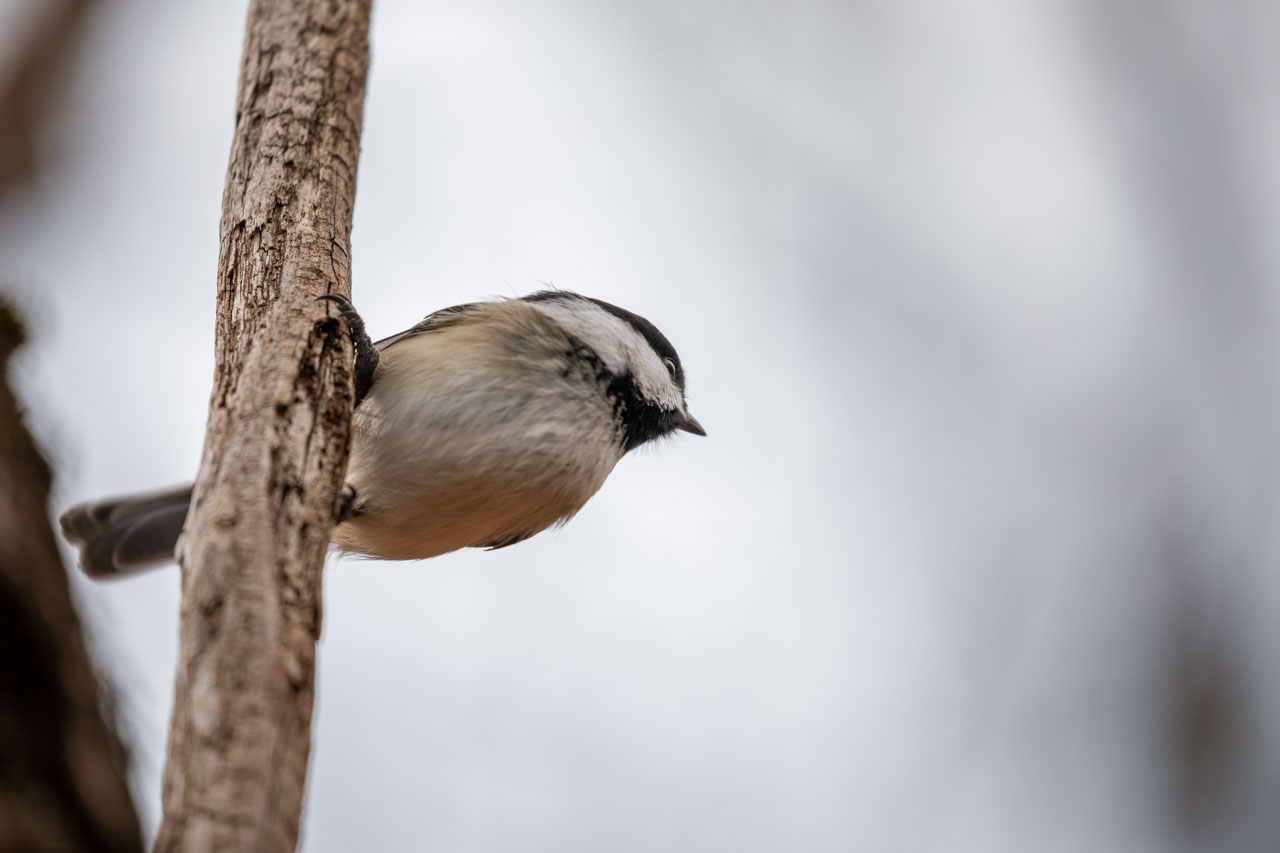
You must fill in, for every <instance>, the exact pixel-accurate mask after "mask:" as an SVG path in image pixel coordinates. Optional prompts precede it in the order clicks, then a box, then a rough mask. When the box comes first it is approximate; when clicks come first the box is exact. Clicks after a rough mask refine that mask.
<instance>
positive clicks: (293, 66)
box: [156, 0, 370, 851]
mask: <svg viewBox="0 0 1280 853" xmlns="http://www.w3.org/2000/svg"><path fill="white" fill-rule="evenodd" d="M369 6H370V0H254V2H253V3H252V4H251V6H250V9H249V17H248V25H247V31H246V36H245V45H244V55H243V59H242V62H241V69H240V84H239V95H238V99H237V106H236V129H235V139H234V141H233V144H232V149H231V159H230V163H229V165H228V170H227V183H226V189H225V191H224V194H223V203H222V226H221V243H220V253H219V259H218V304H217V340H216V345H215V355H216V362H217V367H216V370H215V376H214V386H213V394H212V399H211V401H210V411H209V425H208V432H207V435H206V439H205V447H204V455H203V459H202V462H201V466H200V473H199V475H198V477H197V480H196V485H195V493H194V497H193V501H192V510H191V512H190V515H189V516H188V519H187V526H186V528H185V530H184V533H183V539H182V541H181V542H180V543H179V548H178V556H179V562H180V564H181V565H182V566H183V590H182V626H181V652H180V660H179V670H178V679H177V687H176V700H175V707H174V712H173V720H172V723H171V726H170V736H169V757H168V763H167V765H166V768H165V780H164V822H163V825H162V827H161V831H160V836H159V838H158V840H157V842H156V849H157V850H159V851H171V850H202V851H203V850H257V851H266V850H270V851H277V850H279V851H285V850H293V849H294V848H295V847H296V846H297V839H298V825H299V819H300V813H301V806H302V797H303V791H304V786H305V781H306V769H307V759H308V754H309V751H310V726H311V713H312V703H313V699H314V690H315V643H316V640H317V639H318V637H319V633H320V610H321V598H320V588H321V570H322V568H323V564H324V557H325V553H326V550H327V548H328V543H329V535H330V532H331V530H332V527H333V524H334V520H335V510H336V506H337V497H338V493H339V490H340V488H341V486H342V482H343V477H344V474H345V469H346V457H347V447H348V443H349V427H350V417H351V408H352V376H351V364H352V350H351V345H350V342H349V341H348V340H347V339H346V338H345V336H344V335H343V333H342V327H341V325H340V324H339V322H338V321H337V320H336V319H332V318H329V317H328V309H327V308H326V307H325V303H321V302H317V301H316V300H315V297H316V296H318V295H319V294H322V293H326V292H336V293H343V294H349V293H350V251H349V246H350V243H349V238H350V232H351V210H352V204H353V202H354V198H355V168H356V163H357V160H358V157H359V139H360V125H361V115H362V110H363V101H364V87H365V76H366V73H367V69H368V29H369Z"/></svg>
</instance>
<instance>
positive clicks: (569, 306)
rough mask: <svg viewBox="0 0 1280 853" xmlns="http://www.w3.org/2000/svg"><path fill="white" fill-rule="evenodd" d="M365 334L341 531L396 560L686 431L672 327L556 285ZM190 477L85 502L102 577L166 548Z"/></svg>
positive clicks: (506, 528)
mask: <svg viewBox="0 0 1280 853" xmlns="http://www.w3.org/2000/svg"><path fill="white" fill-rule="evenodd" d="M321 298H322V299H329V300H331V301H333V302H335V303H336V304H337V305H338V307H339V309H340V311H341V314H342V316H343V317H344V319H345V320H346V322H347V324H348V328H349V330H350V332H351V334H352V337H353V339H354V340H355V345H356V381H355V384H356V389H355V390H356V408H355V416H354V418H353V421H352V436H351V455H350V460H349V462H348V465H347V483H348V485H347V489H346V490H345V492H344V503H343V509H342V512H341V514H340V516H339V523H338V525H337V527H335V528H334V533H333V543H334V544H335V545H336V546H337V547H338V548H339V549H340V550H343V551H348V552H352V553H356V554H365V555H368V556H370V557H378V558H382V559H386V560H417V559H422V558H425V557H435V556H437V555H439V554H444V553H447V552H449V551H455V550H458V549H459V548H467V547H473V548H504V547H506V546H508V545H514V544H515V543H516V542H520V541H522V540H525V539H528V538H529V537H530V536H533V535H534V534H536V533H539V532H541V531H543V530H546V529H547V528H548V527H551V526H552V525H556V524H563V523H564V522H566V521H568V520H569V519H570V518H572V517H573V516H574V514H575V513H577V512H578V510H580V509H582V506H583V505H584V504H585V503H586V502H587V500H588V499H589V498H590V497H591V496H592V495H594V494H595V493H596V491H597V490H598V489H599V488H600V486H601V485H602V484H603V483H604V481H605V478H606V477H608V476H609V472H610V471H612V470H613V466H614V465H615V464H617V462H618V460H619V459H621V458H622V456H623V455H624V454H625V453H626V452H627V451H629V450H633V449H634V448H636V447H639V446H640V445H642V444H644V443H646V442H649V441H652V440H654V439H656V438H661V437H662V436H665V435H669V434H671V433H673V432H675V431H676V430H684V431H685V432H690V433H693V434H695V435H706V433H705V432H704V431H703V429H702V426H701V425H700V424H699V423H698V422H697V420H695V419H694V418H693V416H691V415H690V414H689V412H688V409H687V407H686V403H685V394H684V370H683V369H682V368H681V366H680V358H679V357H678V356H677V355H676V351H675V349H674V348H673V347H672V346H671V343H670V342H669V341H668V340H667V339H666V337H665V336H664V335H663V334H662V332H660V331H658V329H657V328H656V327H655V326H654V325H653V324H652V323H650V322H649V321H648V320H646V319H644V318H643V317H639V316H637V315H635V314H632V313H631V312H630V311H627V310H625V309H622V308H619V307H617V306H616V305H610V304H609V303H608V302H603V301H601V300H599V299H591V298H590V297H586V296H580V295H579V294H577V293H571V292H569V291H561V290H546V291H541V292H538V293H534V294H531V295H529V296H525V297H523V298H520V299H505V300H501V301H494V302H473V303H470V304H467V305H458V306H455V307H453V308H446V309H444V310H443V311H437V312H436V313H434V314H431V315H429V316H428V317H426V318H425V319H424V320H423V321H422V322H420V323H418V324H417V325H416V326H413V327H412V328H410V329H408V330H406V331H404V332H401V333H400V334H398V335H393V336H391V337H389V338H386V339H384V340H382V341H378V342H377V343H373V342H372V341H371V340H370V339H369V336H368V334H367V333H366V332H365V330H364V323H363V322H362V321H361V319H360V316H359V314H358V313H356V311H355V308H354V307H353V306H352V305H351V303H350V302H349V301H347V300H346V299H345V298H343V297H340V296H335V295H328V296H325V297H321ZM190 501H191V487H190V486H184V487H182V488H179V489H174V490H171V491H167V492H162V493H158V494H152V495H143V496H133V497H125V498H117V499H110V500H105V501H100V502H97V503H90V504H83V505H81V506H77V507H74V508H72V509H71V510H69V511H68V512H67V513H66V514H65V515H63V516H62V530H63V533H64V535H65V536H66V537H67V539H68V540H69V541H70V542H71V543H72V544H74V545H76V546H78V547H79V549H80V565H81V567H82V568H83V569H84V571H85V573H86V574H88V575H91V576H95V577H106V576H112V575H120V574H126V573H129V572H133V571H137V570H139V569H143V568H146V567H148V566H152V565H155V564H157V563H163V562H167V561H169V560H171V559H172V558H173V554H174V547H175V546H176V544H177V541H178V534H179V533H180V532H181V530H182V525H183V522H184V521H185V519H186V516H187V508H188V506H189V504H190Z"/></svg>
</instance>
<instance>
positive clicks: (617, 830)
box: [0, 0, 1280, 853]
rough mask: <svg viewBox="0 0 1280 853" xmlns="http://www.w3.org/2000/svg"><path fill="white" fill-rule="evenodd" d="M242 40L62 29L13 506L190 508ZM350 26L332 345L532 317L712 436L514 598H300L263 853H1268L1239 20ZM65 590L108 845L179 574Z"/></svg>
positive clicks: (424, 583) (1122, 10)
mask: <svg viewBox="0 0 1280 853" xmlns="http://www.w3.org/2000/svg"><path fill="white" fill-rule="evenodd" d="M26 5H28V4H26V3H24V2H23V1H22V0H3V2H0V9H3V12H2V13H0V32H2V33H6V35H5V37H4V42H3V43H4V44H8V43H9V42H10V41H11V38H10V37H11V35H12V34H13V33H15V32H18V31H19V30H20V27H21V24H22V21H23V15H22V14H21V10H22V8H23V7H24V6H26ZM244 11H245V9H244V4H243V3H220V4H185V3H166V2H161V1H160V0H129V2H124V1H123V0H121V2H114V3H109V4H106V3H104V4H102V5H101V7H100V8H99V9H98V10H97V13H96V15H95V16H94V18H93V20H92V22H91V26H90V28H89V36H88V38H87V39H86V40H85V42H84V45H83V54H82V57H81V62H80V66H79V69H78V73H77V77H76V79H75V81H74V83H73V86H72V90H71V92H70V95H69V98H68V100H67V102H66V104H65V107H66V108H65V110H64V113H63V115H62V117H61V119H60V121H59V125H58V127H57V129H56V133H53V134H51V135H50V138H49V139H48V140H47V150H48V152H49V153H50V154H53V155H56V156H57V157H58V158H60V159H59V161H58V168H57V169H56V170H55V171H51V172H50V173H49V176H48V179H47V180H45V181H43V182H41V183H39V184H37V185H36V186H35V187H34V188H32V189H31V190H30V191H28V192H27V193H26V195H25V196H23V197H21V198H19V199H18V200H16V202H12V203H9V204H8V205H7V206H5V207H3V208H2V209H0V277H2V278H3V287H4V288H5V289H6V291H8V292H10V293H16V294H17V296H18V299H19V301H20V302H21V303H22V304H23V305H24V307H25V309H26V311H27V312H28V314H29V315H30V319H31V326H32V331H33V338H34V340H33V343H32V344H31V345H30V346H29V347H28V348H27V349H26V351H25V353H24V354H23V355H22V359H21V363H20V365H19V369H18V373H19V375H18V376H17V377H16V379H17V380H18V385H19V390H20V391H22V392H23V393H24V394H25V397H26V399H27V401H28V403H29V405H30V407H31V419H32V421H33V422H34V423H33V426H34V427H35V428H36V429H37V432H38V433H39V434H40V436H41V437H42V440H43V441H44V443H45V445H46V447H47V448H48V449H49V451H50V454H51V455H52V457H53V459H54V460H55V464H56V466H57V468H58V470H59V472H60V477H59V483H58V488H57V493H56V503H57V507H58V509H62V508H64V507H65V506H66V505H68V504H70V503H72V502H74V501H79V500H85V499H90V498H95V497H99V496H102V495H105V494H110V493H120V492H128V491H130V490H136V489H148V488H152V487H156V486H164V485H168V484H172V483H176V482H180V481H184V480H186V479H189V478H190V477H191V476H192V475H193V474H194V471H195V469H196V466H197V463H198V456H199V450H200V446H201V441H202V433H203V425H204V419H205V409H206V403H207V395H208V392H209V380H210V377H211V375H212V330H213V324H212V317H213V304H214V273H215V266H216V260H217V224H218V215H219V210H220V197H221V191H222V183H223V177H224V175H223V170H224V166H225V163H226V159H227V154H228V147H229V144H230V138H231V129H232V118H233V98H234V92H235V86H236V75H237V71H238V60H239V53H240V46H241V36H242V31H243V22H244ZM374 25H375V29H374V33H373V54H374V61H373V68H372V73H371V77H370V82H369V95H368V100H367V103H366V110H365V132H364V152H363V159H362V162H361V169H360V178H359V194H358V199H357V204H356V226H355V232H354V235H353V251H354V276H355V301H356V304H357V305H358V306H359V307H360V309H361V311H362V312H363V314H364V316H365V318H366V320H367V321H368V323H369V326H370V329H371V330H372V331H373V333H374V335H375V337H376V336H379V335H383V334H390V333H392V332H395V331H398V330H400V329H401V328H403V327H405V326H407V325H409V324H411V323H412V322H414V321H415V320H417V319H418V318H419V317H421V316H422V315H424V314H426V313H428V312H430V311H432V310H434V309H436V308H439V307H443V306H445V305H450V304H454V303H457V302H461V301H467V300H472V299H475V298H477V297H481V296H485V295H517V294H522V293H525V292H528V291H531V290H534V289H537V288H538V287H540V286H542V285H541V283H542V282H551V283H554V284H555V285H556V286H559V287H564V288H571V289H575V290H581V291H583V292H585V293H588V294H591V295H594V296H599V297H602V298H604V299H607V300H610V301H613V302H617V303H619V304H621V305H624V306H626V307H628V308H630V309H632V310H635V311H637V312H639V313H641V314H644V315H646V316H648V317H649V318H650V319H652V320H654V321H655V322H656V323H657V324H658V325H659V326H660V327H661V328H662V329H663V330H664V331H665V332H666V333H667V334H668V336H669V337H670V338H671V339H672V340H673V341H674V342H675V344H676V346H677V347H678V348H679V349H680V352H681V355H682V357H683V359H684V361H685V364H686V367H687V370H688V373H689V377H690V397H691V400H692V403H693V411H694V412H695V413H696V414H697V416H698V417H699V418H700V419H701V420H702V422H703V423H704V424H705V425H706V426H707V428H708V431H709V432H710V436H709V437H708V438H706V439H694V438H689V437H684V438H681V439H679V440H676V441H673V442H671V443H670V444H669V445H667V446H664V447H661V448H659V449H657V450H656V451H651V452H643V453H638V454H635V455H634V457H632V458H627V459H626V460H624V461H623V462H622V463H621V464H620V465H619V467H618V470H617V471H616V472H615V474H614V475H613V477H612V478H611V479H610V481H609V483H608V484H607V485H606V486H605V488H604V490H603V491H602V492H601V494H600V495H599V496H598V497H597V498H595V499H594V500H593V501H592V503H591V504H589V505H588V506H587V508H586V509H585V510H584V511H583V512H582V514H581V515H580V516H579V517H578V518H577V519H576V520H575V521H574V522H573V523H571V524H570V525H569V526H568V527H567V528H565V529H564V530H563V531H561V532H558V533H549V534H544V535H542V536H540V537H537V538H536V539H534V540H532V541H530V542H529V543H526V544H523V545H520V546H519V547H517V548H511V549H508V550H503V551H499V552H495V553H482V552H468V553H460V554H454V555H450V556H447V557H443V558H440V559H437V560H433V561H430V562H427V563H418V564H383V563H374V562H368V561H359V560H352V559H345V560H337V559H335V560H333V561H331V565H330V567H329V571H328V574H327V577H326V585H327V589H326V595H325V598H326V608H327V609H326V613H325V626H324V641H323V644H322V649H321V653H320V693H319V699H318V705H317V719H316V726H315V742H316V747H315V751H314V753H313V759H312V776H311V788H310V796H309V800H308V807H307V814H306V831H305V837H304V842H303V844H304V849H305V850H307V851H310V852H311V853H327V852H328V851H350V850H419V849H421V850H426V849H431V850H443V851H477V852H479V851H485V853H487V852H488V851H512V852H513V853H515V851H531V850H538V851H544V850H545V851H656V850H673V851H778V850H796V851H845V850H867V851H975V853H976V851H1005V850H1008V851H1024V850H1036V851H1100V850H1105V851H1170V850H1203V851H1255V850H1275V849H1277V845H1278V844H1280V813H1278V812H1277V811H1276V809H1275V804H1276V803H1277V802H1280V671H1278V669H1277V666H1276V665H1275V663H1274V658H1273V656H1272V654H1271V651H1272V649H1273V648H1274V647H1275V645H1276V643H1277V642H1278V641H1280V578H1278V576H1277V573H1276V562H1277V556H1278V548H1280V539H1278V538H1277V533H1276V532H1275V531H1276V529H1277V526H1276V525H1275V523H1274V519H1275V515H1276V510H1277V486H1278V485H1280V480H1278V479H1277V474H1278V473H1280V431H1278V427H1280V411H1278V409H1277V400H1280V396H1278V392H1280V387H1278V382H1277V380H1278V378H1280V370H1278V367H1280V360H1278V356H1280V345H1278V344H1277V334H1276V332H1277V320H1278V319H1280V313H1278V310H1277V296H1280V241H1278V240H1277V239H1276V238H1275V235H1276V234H1277V233H1280V159H1277V157H1276V155H1275V152H1276V151H1277V150H1280V99H1277V97H1276V94H1275V81H1276V80H1277V79H1280V53H1277V51H1276V50H1275V45H1276V43H1277V38H1278V37H1280V8H1277V7H1276V6H1275V5H1274V4H1266V3H1254V4H1251V3H1237V4H1226V5H1222V4H1215V3H1212V2H1209V0H1183V2H1158V0H1121V2H1101V0H1084V2H1079V0H1050V2H1047V3H1039V4H1025V3H1016V2H1012V0H983V2H981V3H978V4H963V5H957V4H951V3H946V2H942V0H917V2H909V3H888V2H882V0H874V2H873V0H842V2H817V1H816V0H815V2H783V0H773V2H754V3H746V4H743V3H729V2H725V0H713V2H706V3H700V4H689V3H685V2H677V0H648V2H644V3H638V4H637V3H621V2H617V3H595V2H587V0H552V2H547V3H540V4H536V5H531V4H523V3H517V2H512V0H477V2H472V3H467V4H442V3H413V2H409V0H378V3H377V4H376V9H375V17H374ZM78 580H79V579H78V578H77V581H78ZM77 591H78V594H79V598H80V602H81V605H82V609H83V610H84V612H85V616H86V618H87V619H88V621H89V623H90V628H91V637H92V641H93V644H94V648H95V651H96V654H97V657H98V660H99V661H100V663H101V666H102V667H103V668H104V670H105V671H106V672H107V673H108V675H109V677H110V680H111V682H112V683H113V684H114V687H115V691H116V693H117V694H118V701H119V705H120V714H121V717H122V721H123V726H124V729H125V732H126V734H127V736H128V739H129V740H130V742H131V744H132V749H133V760H134V774H133V781H134V785H135V791H136V795H137V798H138V804H139V808H140V810H141V813H142V815H143V818H144V821H145V822H146V823H147V825H148V826H149V827H150V831H151V832H154V829H155V826H156V824H157V822H158V820H159V786H160V774H161V769H162V763H163V759H164V742H165V737H166V732H167V726H168V716H169V708H170V704H171V701H172V682H173V668H174V666H175V660H176V650H177V606H178V574H177V572H176V571H175V570H174V569H166V570H160V571H157V572H155V573H152V574H150V575H146V576H142V577H138V578H136V579H132V580H127V581H123V582H119V583H115V584H105V585H91V584H88V583H85V582H79V583H78V584H77Z"/></svg>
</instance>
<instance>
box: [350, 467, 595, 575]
mask: <svg viewBox="0 0 1280 853" xmlns="http://www.w3.org/2000/svg"><path fill="white" fill-rule="evenodd" d="M357 449H358V448H357V447H353V454H352V465H351V467H350V469H349V471H348V479H349V482H351V484H352V486H353V487H354V488H355V490H356V507H357V511H358V514H357V515H356V516H355V517H353V518H351V519H349V520H347V521H345V522H343V523H342V524H340V525H338V527H337V528H336V529H335V531H334V536H333V542H334V544H335V545H337V546H338V547H339V548H341V549H342V550H344V551H351V552H354V553H360V554H365V555H368V556H371V557H378V558H381V559H387V560H420V559H424V558H426V557H435V556H438V555H440V554H445V553H448V552H449V551H456V550H458V549H459V548H468V547H500V546H503V545H509V544H513V543H515V542H519V541H520V540H522V539H527V538H529V537H530V536H533V535H534V534H535V533H539V532H541V531H543V530H545V529H547V528H548V527H551V526H552V525H554V524H557V523H559V522H563V521H567V520H568V519H569V518H571V517H573V515H574V514H575V513H577V512H578V510H580V509H581V508H582V506H583V504H585V503H586V502H587V500H588V499H590V497H591V496H592V495H593V494H595V493H596V491H597V490H598V489H599V488H600V486H601V485H602V484H603V483H604V480H605V478H606V477H607V476H608V474H609V472H610V471H611V470H612V469H613V465H614V463H615V462H616V461H617V457H616V455H615V454H614V453H612V452H600V453H595V454H587V453H584V452H583V448H582V447H577V448H575V452H574V453H573V454H572V455H570V454H565V455H564V457H563V459H562V460H559V461H552V460H546V459H544V460H541V461H537V462H536V463H533V464H525V465H515V466H512V467H510V468H504V469H500V470H497V469H494V468H492V467H484V468H481V467H469V466H468V465H467V464H466V459H467V457H466V456H465V455H461V454H457V455H455V454H441V455H440V456H439V457H436V458H434V459H433V460H432V462H431V463H429V464H428V463H424V462H421V461H419V462H417V463H414V462H408V463H406V464H405V465H404V466H402V469H401V470H400V472H399V474H400V476H398V477H397V476H390V477H388V476H385V475H384V476H381V477H378V478H377V479H374V478H371V477H369V476H367V471H366V470H365V469H364V466H362V465H361V464H360V462H361V458H360V455H359V454H357V453H356V452H355V451H356V450H357ZM570 459H572V460H573V462H574V464H569V461H568V460H570ZM588 460H590V464H584V462H586V461H588ZM525 462H526V463H528V462H529V460H527V459H526V460H525ZM380 470H382V471H384V472H385V471H386V470H387V468H386V466H385V464H384V465H383V466H382V467H381V468H380Z"/></svg>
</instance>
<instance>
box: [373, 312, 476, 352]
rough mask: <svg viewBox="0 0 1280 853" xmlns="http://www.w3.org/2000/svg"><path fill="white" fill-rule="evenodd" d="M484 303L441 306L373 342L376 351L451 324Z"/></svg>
mask: <svg viewBox="0 0 1280 853" xmlns="http://www.w3.org/2000/svg"><path fill="white" fill-rule="evenodd" d="M485 304H486V303H483V302H468V303H466V304H465V305H454V306H453V307H452V308H442V309H440V310H439V311H436V312H435V313H433V314H428V315H427V316H425V317H423V318H422V320H421V321H420V322H418V323H417V324H416V325H413V326H410V327H409V328H407V329H405V330H404V331H403V332H399V333H397V334H394V335H392V336H391V337H389V338H383V339H382V340H380V341H378V342H377V343H375V344H374V347H376V348H377V350H378V352H382V351H383V350H385V349H386V348H387V347H389V346H391V345H392V344H395V343H399V342H400V341H403V340H405V339H406V338H416V337H417V336H418V335H425V334H427V333H428V332H435V331H438V330H440V329H443V328H446V327H447V326H452V325H453V324H454V323H457V322H458V321H459V320H461V319H462V318H463V317H465V316H466V315H467V314H470V313H472V312H473V311H476V310H478V309H480V308H482V307H483V306H484V305H485Z"/></svg>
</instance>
